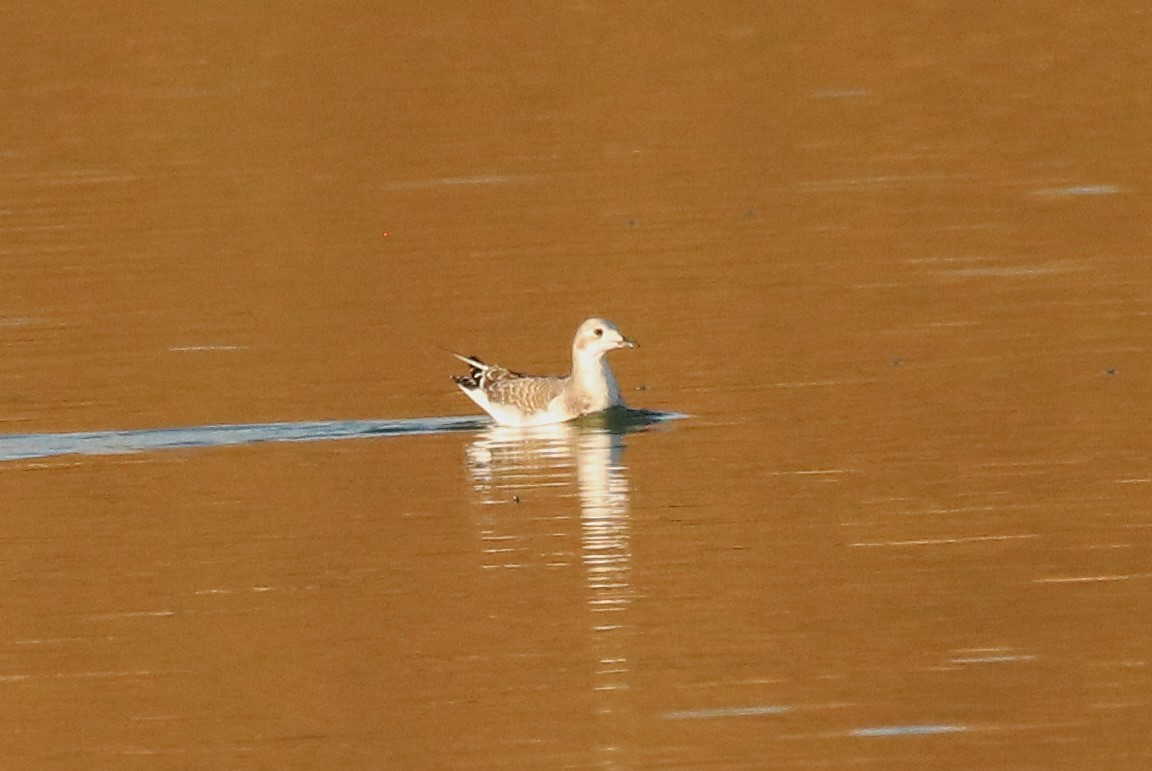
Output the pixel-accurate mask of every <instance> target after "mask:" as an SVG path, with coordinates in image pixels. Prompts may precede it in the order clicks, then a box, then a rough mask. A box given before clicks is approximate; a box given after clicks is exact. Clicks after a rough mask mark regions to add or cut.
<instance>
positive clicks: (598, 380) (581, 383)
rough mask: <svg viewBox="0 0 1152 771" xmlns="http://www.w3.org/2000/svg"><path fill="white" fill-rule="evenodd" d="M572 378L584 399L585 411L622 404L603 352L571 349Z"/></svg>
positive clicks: (604, 408) (597, 410)
mask: <svg viewBox="0 0 1152 771" xmlns="http://www.w3.org/2000/svg"><path fill="white" fill-rule="evenodd" d="M572 380H573V382H574V385H575V386H576V388H577V389H579V391H580V395H581V396H582V398H583V399H584V400H585V403H586V407H585V410H586V411H587V412H599V411H600V410H606V409H608V408H609V407H614V406H618V405H621V406H622V405H623V404H624V400H623V399H621V398H620V389H619V388H617V386H616V378H615V377H614V376H613V375H612V369H611V368H610V367H609V366H608V361H607V360H606V359H605V358H604V354H603V353H598V354H596V353H589V352H586V351H579V350H577V351H573V353H572Z"/></svg>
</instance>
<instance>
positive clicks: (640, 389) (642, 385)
mask: <svg viewBox="0 0 1152 771" xmlns="http://www.w3.org/2000/svg"><path fill="white" fill-rule="evenodd" d="M636 390H637V391H647V390H648V386H646V385H644V384H640V385H638V386H636Z"/></svg>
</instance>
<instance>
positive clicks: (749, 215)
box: [744, 209, 760, 220]
mask: <svg viewBox="0 0 1152 771" xmlns="http://www.w3.org/2000/svg"><path fill="white" fill-rule="evenodd" d="M759 216H760V213H759V212H758V211H756V210H755V209H749V210H748V211H746V212H744V218H745V219H750V220H751V219H756V218H757V217H759Z"/></svg>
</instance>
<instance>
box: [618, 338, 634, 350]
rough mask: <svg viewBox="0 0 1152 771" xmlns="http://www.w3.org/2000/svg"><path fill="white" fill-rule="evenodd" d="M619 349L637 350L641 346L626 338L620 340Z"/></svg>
mask: <svg viewBox="0 0 1152 771" xmlns="http://www.w3.org/2000/svg"><path fill="white" fill-rule="evenodd" d="M618 347H620V348H637V347H639V346H638V344H637V343H636V341H635V340H629V339H628V338H626V337H625V338H623V339H622V340H620V343H619V346H618Z"/></svg>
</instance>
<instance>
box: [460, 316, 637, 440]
mask: <svg viewBox="0 0 1152 771" xmlns="http://www.w3.org/2000/svg"><path fill="white" fill-rule="evenodd" d="M635 347H636V343H635V342H633V341H631V340H629V339H628V338H626V337H624V335H622V334H620V330H619V329H617V328H616V325H615V324H613V323H612V322H611V321H608V320H607V319H601V318H596V317H593V318H590V319H585V320H584V322H583V323H582V324H581V325H580V326H579V328H577V330H576V336H575V337H574V338H573V339H572V373H571V374H569V375H565V376H564V377H552V376H549V377H538V376H532V375H521V374H520V373H519V372H512V371H511V370H508V369H505V368H504V367H499V366H497V365H495V364H485V363H484V362H482V361H480V359H478V358H476V357H475V356H461V355H460V354H458V353H452V355H453V356H455V357H456V358H457V359H459V360H460V361H462V362H464V363H465V364H467V365H468V366H470V367H471V368H472V369H471V371H470V372H469V373H468V374H467V375H456V376H454V377H453V378H452V380H454V381H455V382H456V385H458V386H459V387H460V390H461V391H463V392H464V394H465V395H466V396H467V397H468V398H469V399H471V400H472V401H474V402H476V404H478V405H480V408H481V409H483V410H484V411H485V412H487V413H488V414H489V415H491V416H492V419H493V420H495V421H496V422H497V423H499V424H500V425H502V426H543V425H547V424H549V423H563V422H564V421H567V420H573V419H574V418H578V417H580V416H581V415H590V414H592V413H594V412H601V411H602V410H606V409H608V408H609V407H623V406H624V400H623V399H621V398H620V389H619V388H617V387H616V378H615V377H613V375H612V370H611V369H610V368H609V367H608V362H607V361H605V359H604V355H605V354H607V353H609V352H610V351H615V350H617V349H619V348H635ZM449 353H451V351H449Z"/></svg>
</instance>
